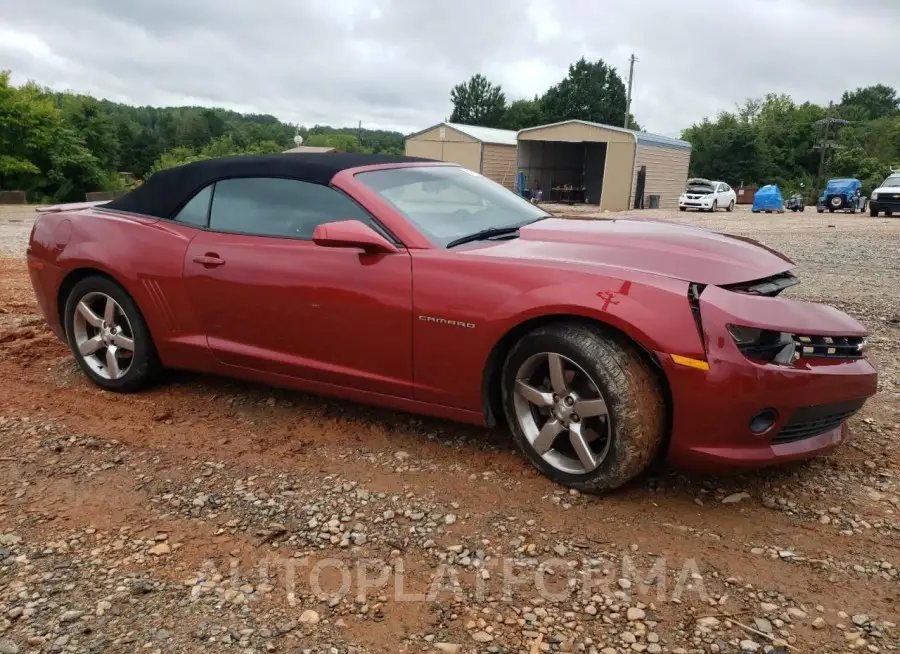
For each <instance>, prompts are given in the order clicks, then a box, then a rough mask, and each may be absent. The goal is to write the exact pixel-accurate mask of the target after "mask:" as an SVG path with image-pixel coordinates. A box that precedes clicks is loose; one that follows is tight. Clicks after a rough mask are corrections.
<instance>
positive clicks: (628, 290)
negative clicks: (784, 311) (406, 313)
mask: <svg viewBox="0 0 900 654" xmlns="http://www.w3.org/2000/svg"><path fill="white" fill-rule="evenodd" d="M412 256H413V312H414V315H413V319H414V325H413V360H414V366H415V370H414V375H415V384H416V391H417V396H416V399H418V400H422V401H426V402H433V403H436V404H442V405H445V406H452V407H459V408H464V409H467V410H472V411H480V410H481V409H482V408H483V406H482V405H483V397H482V381H483V376H484V371H485V367H486V365H487V363H488V360H489V357H490V356H491V352H492V351H493V349H494V348H495V346H497V344H498V343H500V342H501V340H502V339H503V338H504V336H505V335H506V334H508V333H509V332H510V331H511V330H513V329H514V328H516V327H517V326H519V325H521V324H523V323H526V322H528V321H531V320H534V319H541V318H544V317H547V316H560V317H566V316H569V317H572V316H576V317H581V318H586V319H591V320H595V321H599V322H602V323H605V324H608V325H610V326H612V327H614V328H616V329H618V330H620V331H622V332H624V333H625V334H626V335H628V336H629V337H630V338H631V339H633V340H634V341H636V342H638V343H639V344H640V345H642V346H643V347H644V348H646V349H647V350H651V351H658V352H670V353H677V354H682V355H684V356H690V357H695V358H700V359H702V358H703V356H704V355H703V345H702V343H701V341H700V337H699V335H698V333H697V328H696V325H695V323H694V320H693V316H692V315H691V311H690V305H689V303H688V299H687V291H688V285H687V283H686V282H681V281H678V280H673V279H669V278H665V277H658V276H655V275H647V274H642V273H629V275H628V276H627V277H625V276H623V275H622V271H621V270H614V269H604V268H603V267H602V266H592V269H591V270H589V269H588V268H587V267H577V266H565V267H563V266H552V265H546V264H541V263H536V262H510V261H502V260H498V259H497V258H495V257H484V256H479V255H478V254H477V249H476V250H470V251H468V252H457V251H454V250H449V251H448V250H420V251H415V252H413V253H412ZM432 318H438V319H444V320H448V321H456V322H462V323H469V324H471V325H473V326H458V325H453V324H445V323H442V322H435V321H433V320H430V319H432Z"/></svg>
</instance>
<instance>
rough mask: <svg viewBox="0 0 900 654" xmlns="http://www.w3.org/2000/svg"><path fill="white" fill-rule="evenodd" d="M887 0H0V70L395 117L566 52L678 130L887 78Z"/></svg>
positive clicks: (515, 77)
mask: <svg viewBox="0 0 900 654" xmlns="http://www.w3.org/2000/svg"><path fill="white" fill-rule="evenodd" d="M898 35H900V0H856V2H853V3H850V2H847V0H453V2H446V1H438V0H324V1H323V0H255V1H253V2H249V1H248V0H133V1H132V0H77V1H75V0H0V69H10V70H12V72H13V81H14V82H15V83H22V82H24V81H26V80H28V79H33V80H35V81H36V82H38V83H39V84H41V85H45V86H49V87H51V88H54V89H57V90H73V91H76V92H80V93H87V94H91V95H94V96H96V97H102V98H107V99H110V100H114V101H119V102H127V103H130V104H140V105H144V104H149V105H157V106H171V105H185V104H199V105H209V106H222V107H227V108H231V109H235V110H238V111H243V112H253V113H267V114H273V115H275V116H277V117H278V118H280V119H282V120H284V121H287V122H290V123H295V124H300V125H306V126H312V125H315V124H322V125H333V126H348V125H356V124H357V122H358V121H362V123H363V126H364V127H368V128H384V129H397V130H400V131H402V132H404V133H410V132H413V131H417V130H420V129H424V128H426V127H429V126H431V125H434V124H435V123H438V122H440V121H442V120H445V119H446V118H448V117H449V115H450V112H451V104H450V89H451V88H452V87H453V85H454V84H457V83H459V82H462V81H465V80H466V79H468V78H469V77H470V76H471V75H472V74H473V73H482V74H483V75H485V76H487V77H488V79H490V80H491V81H493V82H494V83H498V84H500V85H502V87H503V90H504V91H505V93H506V96H507V98H508V99H509V100H510V101H511V100H516V99H520V98H529V97H533V96H534V95H535V94H540V93H543V92H544V91H545V90H546V89H547V88H548V87H549V86H551V85H553V84H555V83H557V82H558V81H559V80H561V79H562V78H563V77H565V75H566V71H567V69H568V65H569V64H570V63H572V62H573V61H575V60H577V59H578V58H579V57H582V56H584V57H586V58H587V59H590V60H594V59H597V58H602V59H603V60H604V61H606V62H607V63H608V64H609V65H611V66H613V67H615V68H616V69H617V70H618V71H619V73H620V74H621V75H622V77H623V79H625V78H626V76H627V73H628V58H629V56H630V55H631V54H632V53H634V54H635V55H636V56H637V58H638V63H637V64H636V66H635V75H634V92H633V100H632V113H633V114H634V116H635V117H636V119H637V120H638V122H639V123H640V124H641V125H642V126H643V127H644V128H645V129H646V130H648V131H651V132H656V133H660V134H665V135H669V136H678V135H679V134H680V133H681V130H682V129H684V128H685V127H688V126H689V125H691V124H692V123H694V122H696V121H699V120H701V119H703V118H704V117H707V116H708V117H711V118H713V117H715V115H716V114H717V113H718V112H720V111H723V110H726V111H727V110H733V109H734V108H735V106H736V105H739V104H742V103H743V102H744V101H745V99H747V98H748V97H754V98H756V97H762V96H763V95H765V94H766V93H787V94H790V95H791V96H792V97H793V98H794V99H795V100H796V101H798V102H802V101H807V100H809V101H812V102H818V103H827V102H828V101H829V100H835V101H837V100H839V99H840V96H841V93H842V92H843V91H845V90H851V89H853V88H856V87H858V86H867V85H870V84H875V83H883V84H888V85H890V86H893V87H895V88H900V65H898V62H900V41H898V38H897V37H898Z"/></svg>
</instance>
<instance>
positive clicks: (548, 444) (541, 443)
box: [531, 418, 565, 455]
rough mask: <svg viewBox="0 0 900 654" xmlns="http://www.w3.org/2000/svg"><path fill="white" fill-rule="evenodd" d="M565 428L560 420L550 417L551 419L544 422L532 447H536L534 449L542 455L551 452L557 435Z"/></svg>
mask: <svg viewBox="0 0 900 654" xmlns="http://www.w3.org/2000/svg"><path fill="white" fill-rule="evenodd" d="M564 430H565V427H564V426H563V424H562V423H561V422H560V421H559V420H557V419H556V418H550V420H548V421H547V422H545V423H544V426H543V427H542V428H541V431H540V433H538V435H537V438H535V439H534V441H533V442H532V443H531V445H532V447H534V451H535V452H537V453H538V454H541V455H544V454H546V453H547V452H549V451H550V450H551V449H552V448H553V443H555V442H556V438H557V436H559V435H560V434H561V433H562V432H563V431H564Z"/></svg>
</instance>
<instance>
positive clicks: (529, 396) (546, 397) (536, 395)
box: [516, 379, 553, 407]
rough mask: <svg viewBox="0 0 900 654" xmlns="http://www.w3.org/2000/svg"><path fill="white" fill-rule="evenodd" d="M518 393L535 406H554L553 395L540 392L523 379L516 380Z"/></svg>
mask: <svg viewBox="0 0 900 654" xmlns="http://www.w3.org/2000/svg"><path fill="white" fill-rule="evenodd" d="M516 393H518V394H519V395H521V396H522V397H524V398H525V399H526V400H528V401H529V402H531V403H532V404H533V405H535V406H539V407H545V406H552V404H553V393H547V392H545V391H540V390H538V389H536V388H535V387H534V386H531V385H530V384H528V383H526V382H525V381H523V380H521V379H518V380H516Z"/></svg>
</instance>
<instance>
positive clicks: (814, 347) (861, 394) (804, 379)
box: [657, 286, 878, 471]
mask: <svg viewBox="0 0 900 654" xmlns="http://www.w3.org/2000/svg"><path fill="white" fill-rule="evenodd" d="M698 303H699V311H698V312H697V313H696V315H698V318H699V320H698V326H699V328H700V329H701V331H702V335H703V339H704V345H705V350H706V354H707V361H708V364H709V368H708V370H697V369H692V368H687V367H685V366H682V365H678V363H676V361H675V360H673V358H672V357H671V356H670V355H668V354H664V353H657V356H658V358H659V360H660V362H661V364H662V366H663V368H664V369H665V371H666V375H667V377H668V379H669V384H670V388H671V393H672V434H671V440H670V444H669V450H668V460H669V461H670V463H672V464H673V465H676V466H678V467H683V468H692V469H704V470H710V471H716V470H720V469H722V468H752V467H760V466H766V465H771V464H777V463H782V462H788V461H795V460H799V459H804V458H807V457H809V456H812V455H815V454H818V453H821V452H825V451H827V450H829V449H831V448H833V447H835V446H836V445H838V444H839V443H840V442H842V441H843V440H845V439H846V437H847V429H846V420H847V418H848V417H850V416H851V415H852V414H853V413H855V412H856V411H858V410H859V408H861V407H862V405H863V403H864V402H865V401H866V399H868V398H869V397H871V396H872V395H874V393H875V391H876V388H877V381H878V373H877V371H876V369H875V367H874V366H873V364H872V363H871V362H870V361H869V360H868V358H866V357H865V355H864V354H863V352H862V348H861V347H856V346H855V345H854V346H851V345H849V344H859V343H862V342H863V339H864V338H865V336H866V330H865V328H864V327H863V326H862V325H860V324H859V323H858V322H857V321H856V320H854V319H853V318H851V317H850V316H848V315H846V314H844V313H842V312H841V311H838V310H837V309H834V308H833V307H830V306H827V305H823V304H814V303H808V302H798V301H795V300H789V299H786V298H780V297H763V296H754V295H748V294H746V293H739V292H734V291H730V290H726V289H723V288H719V287H715V286H709V287H707V288H705V289H704V290H703V292H702V294H701V295H700V296H699V299H698ZM729 325H732V326H734V325H738V326H741V327H744V328H751V329H756V330H765V331H767V332H773V333H778V334H780V335H788V337H789V338H790V339H791V340H792V342H791V343H790V348H791V350H790V352H791V354H792V356H790V357H789V358H787V359H785V358H783V357H782V358H781V359H780V360H781V361H782V362H781V363H775V362H772V361H765V360H759V359H754V358H751V357H750V356H748V355H747V354H746V353H745V352H742V351H741V349H740V348H739V347H738V343H737V342H736V340H735V337H734V336H733V335H732V333H731V331H729ZM786 343H788V341H787V340H786V341H785V344H786Z"/></svg>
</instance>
